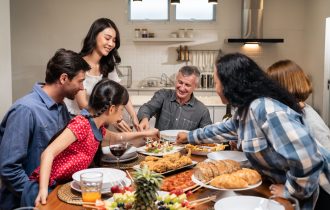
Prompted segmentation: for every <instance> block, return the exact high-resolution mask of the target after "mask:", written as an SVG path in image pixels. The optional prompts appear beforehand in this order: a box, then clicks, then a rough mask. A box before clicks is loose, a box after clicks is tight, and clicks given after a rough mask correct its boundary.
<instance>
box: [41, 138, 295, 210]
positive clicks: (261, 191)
mask: <svg viewBox="0 0 330 210" xmlns="http://www.w3.org/2000/svg"><path fill="white" fill-rule="evenodd" d="M130 143H131V144H132V145H133V146H135V147H140V146H143V145H145V141H144V140H143V139H135V140H132V141H130ZM191 159H192V160H193V161H196V162H201V161H204V160H206V159H207V156H202V155H191ZM108 166H109V165H108V164H104V165H102V167H108ZM186 170H194V169H193V168H188V169H186ZM127 171H128V172H129V173H130V174H132V173H133V172H134V169H132V168H130V169H127ZM181 171H182V170H181ZM173 175H175V174H171V175H169V176H165V178H166V177H170V176H173ZM270 185H271V183H270V182H268V181H267V180H263V181H262V184H261V185H259V186H258V187H256V188H253V189H247V190H240V191H233V190H212V189H208V188H204V187H201V188H200V189H198V190H197V191H195V192H194V193H193V194H191V195H189V197H188V200H189V201H193V200H197V199H201V198H205V197H208V196H213V195H215V196H216V199H215V200H214V201H210V202H207V203H203V204H201V205H199V206H197V207H195V209H202V210H212V209H214V205H215V202H216V201H218V200H220V199H222V198H225V197H229V196H258V197H262V198H269V197H270V196H271V193H270V190H269V186H270ZM61 186H62V185H58V186H56V188H55V189H54V190H53V191H52V192H51V193H50V194H49V196H48V198H47V204H45V205H41V204H40V205H38V206H37V209H39V210H64V209H65V210H82V209H83V207H82V206H81V205H73V204H68V203H65V202H63V201H61V200H60V199H59V198H58V190H59V189H60V188H61ZM275 200H276V201H277V202H279V203H280V204H281V205H283V206H284V207H285V210H294V205H293V203H292V202H291V201H289V200H287V199H283V198H275ZM237 202H239V200H237ZM242 209H244V207H242Z"/></svg>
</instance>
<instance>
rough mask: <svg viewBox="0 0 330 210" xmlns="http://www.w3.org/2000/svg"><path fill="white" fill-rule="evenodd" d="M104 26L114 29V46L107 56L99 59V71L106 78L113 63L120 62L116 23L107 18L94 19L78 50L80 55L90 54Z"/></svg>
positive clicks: (118, 36) (111, 69) (112, 67)
mask: <svg viewBox="0 0 330 210" xmlns="http://www.w3.org/2000/svg"><path fill="white" fill-rule="evenodd" d="M106 28H113V29H114V30H115V32H116V41H115V43H116V46H115V48H114V49H112V50H111V51H110V53H109V54H108V55H107V56H103V57H102V58H101V60H100V71H101V73H102V75H103V77H104V78H107V77H108V74H109V73H110V72H112V71H113V70H114V68H115V65H116V64H119V63H120V62H121V58H120V56H119V54H118V49H119V47H120V34H119V30H118V28H117V26H116V24H115V23H114V22H113V21H112V20H110V19H108V18H99V19H97V20H95V21H94V23H93V24H92V25H91V27H90V28H89V31H88V33H87V35H86V37H85V39H84V42H83V47H82V49H81V51H80V54H81V56H86V55H89V54H91V53H92V51H93V50H94V49H95V47H96V37H97V35H98V34H99V33H100V32H101V31H103V30H104V29H106Z"/></svg>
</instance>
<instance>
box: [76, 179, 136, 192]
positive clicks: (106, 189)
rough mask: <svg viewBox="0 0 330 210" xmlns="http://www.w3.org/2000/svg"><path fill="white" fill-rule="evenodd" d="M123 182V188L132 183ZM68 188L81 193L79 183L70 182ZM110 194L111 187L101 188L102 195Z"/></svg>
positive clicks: (128, 180)
mask: <svg viewBox="0 0 330 210" xmlns="http://www.w3.org/2000/svg"><path fill="white" fill-rule="evenodd" d="M123 181H124V182H125V186H130V185H131V184H132V181H131V180H130V179H129V178H125V179H124V180H123ZM70 186H71V188H72V189H74V190H75V191H78V192H81V189H80V184H79V182H76V181H72V182H71V183H70ZM110 192H111V187H106V188H105V187H102V191H101V193H102V194H105V193H110Z"/></svg>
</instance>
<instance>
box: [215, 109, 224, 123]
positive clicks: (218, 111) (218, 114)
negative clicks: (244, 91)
mask: <svg viewBox="0 0 330 210" xmlns="http://www.w3.org/2000/svg"><path fill="white" fill-rule="evenodd" d="M225 114H226V106H214V107H213V123H216V122H221V121H222V118H223V116H224V115H225Z"/></svg>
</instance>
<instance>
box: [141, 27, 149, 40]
mask: <svg viewBox="0 0 330 210" xmlns="http://www.w3.org/2000/svg"><path fill="white" fill-rule="evenodd" d="M141 34H142V38H148V30H147V29H146V28H143V29H142V32H141Z"/></svg>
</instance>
